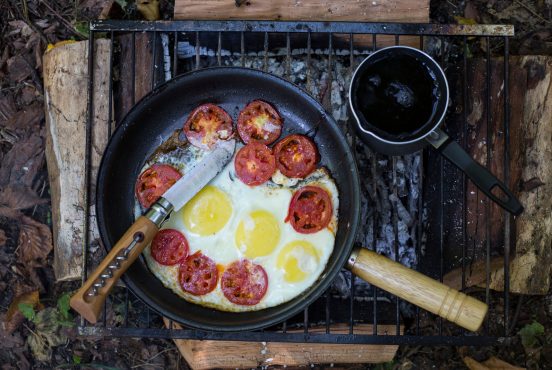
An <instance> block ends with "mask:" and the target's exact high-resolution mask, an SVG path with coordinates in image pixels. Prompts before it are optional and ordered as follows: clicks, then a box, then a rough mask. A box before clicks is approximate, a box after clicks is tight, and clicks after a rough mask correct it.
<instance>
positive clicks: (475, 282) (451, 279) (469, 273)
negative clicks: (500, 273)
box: [443, 257, 504, 290]
mask: <svg viewBox="0 0 552 370" xmlns="http://www.w3.org/2000/svg"><path fill="white" fill-rule="evenodd" d="M503 265H504V258H503V257H494V258H492V259H491V260H490V262H489V266H490V267H489V271H495V270H497V269H500V268H502V266H503ZM486 280H487V266H486V262H485V260H484V259H481V260H477V261H475V262H473V263H470V264H469V265H468V266H467V267H466V271H465V281H464V286H465V287H466V288H470V287H473V286H481V284H483V286H485V284H486ZM443 284H445V285H447V286H449V287H451V288H453V289H456V290H461V289H462V267H458V268H456V269H454V270H451V271H449V272H447V273H446V274H445V276H443Z"/></svg>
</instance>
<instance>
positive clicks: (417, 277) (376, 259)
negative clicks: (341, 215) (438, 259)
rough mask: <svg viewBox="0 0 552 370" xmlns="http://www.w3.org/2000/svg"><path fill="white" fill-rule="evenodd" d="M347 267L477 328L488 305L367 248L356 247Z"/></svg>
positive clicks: (449, 317)
mask: <svg viewBox="0 0 552 370" xmlns="http://www.w3.org/2000/svg"><path fill="white" fill-rule="evenodd" d="M348 268H349V269H350V270H351V271H352V272H353V274H355V275H357V276H359V277H361V278H362V279H364V280H366V281H367V282H369V283H370V284H373V285H375V286H377V287H379V288H381V289H383V290H386V291H388V292H390V293H392V294H394V295H396V296H397V297H400V298H402V299H404V300H406V301H408V302H410V303H413V304H415V305H417V306H420V307H422V308H423V309H425V310H427V311H429V312H432V313H434V314H436V315H439V316H441V317H443V318H445V319H447V320H449V321H452V322H454V323H456V324H458V325H460V326H462V327H464V328H466V329H468V330H471V331H476V330H478V329H479V327H480V326H481V323H482V322H483V319H484V318H485V315H486V314H487V309H488V307H487V305H486V304H485V303H483V302H481V301H478V300H477V299H475V298H472V297H469V296H467V295H465V294H464V293H461V292H459V291H457V290H454V289H452V288H449V287H448V286H446V285H444V284H442V283H440V282H438V281H436V280H433V279H431V278H429V277H427V276H425V275H423V274H421V273H419V272H417V271H414V270H411V269H409V268H407V267H405V266H403V265H401V264H400V263H397V262H395V261H392V260H390V259H389V258H387V257H384V256H382V255H379V254H377V253H375V252H373V251H370V250H368V249H366V248H355V249H354V250H353V253H352V254H351V258H350V260H349V264H348Z"/></svg>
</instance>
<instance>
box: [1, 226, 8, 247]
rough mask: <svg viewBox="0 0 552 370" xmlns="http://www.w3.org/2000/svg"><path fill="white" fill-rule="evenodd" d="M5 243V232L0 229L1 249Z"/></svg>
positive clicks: (6, 239)
mask: <svg viewBox="0 0 552 370" xmlns="http://www.w3.org/2000/svg"><path fill="white" fill-rule="evenodd" d="M7 241H8V238H7V237H6V232H5V231H4V230H2V229H0V247H3V246H4V245H5V244H6V242H7Z"/></svg>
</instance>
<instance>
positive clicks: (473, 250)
mask: <svg viewBox="0 0 552 370" xmlns="http://www.w3.org/2000/svg"><path fill="white" fill-rule="evenodd" d="M503 69H504V62H503V59H498V58H497V59H492V60H491V61H490V71H491V83H490V90H489V96H487V88H486V83H485V77H486V75H487V64H486V61H485V60H483V59H475V60H473V61H470V62H469V63H468V78H467V82H468V99H469V100H468V102H467V107H468V111H467V112H466V117H467V125H468V128H467V137H466V138H465V139H466V145H467V150H468V152H469V153H470V154H471V155H472V156H473V158H475V159H476V160H477V161H478V162H479V163H481V164H482V165H484V166H488V167H489V169H490V170H491V172H493V173H494V174H495V175H497V177H498V178H500V179H503V178H504V156H505V152H504V148H505V147H504V140H505V135H504V126H503V119H504V100H503V99H504V81H503V74H502V72H503ZM509 72H510V84H509V88H510V89H509V92H510V102H511V105H510V137H509V141H510V151H509V154H510V167H509V170H510V181H509V183H508V185H509V187H510V189H512V190H513V191H514V192H515V193H516V194H517V196H518V198H519V200H520V201H521V203H522V204H523V205H524V207H525V211H524V212H523V214H522V215H521V216H519V217H517V218H515V219H514V217H510V219H511V223H510V227H511V239H510V240H509V243H510V246H511V247H510V250H511V263H510V290H511V292H514V293H521V294H546V292H547V291H548V289H549V287H550V272H551V271H550V266H551V265H552V251H551V248H550V247H551V246H552V214H551V210H552V184H551V183H552V181H550V179H551V178H552V92H551V91H552V90H551V89H552V83H551V74H552V58H551V57H545V56H525V57H511V58H510V65H509ZM457 90H458V91H461V88H460V89H457ZM459 94H460V93H458V94H457V96H456V97H453V102H455V104H456V105H457V106H461V103H462V102H461V97H459V96H458V95H459ZM487 98H489V99H487ZM456 110H457V111H458V112H460V114H456V115H452V122H450V123H448V124H447V126H448V127H449V128H451V127H456V128H458V127H462V123H461V122H463V113H462V112H461V110H459V109H456ZM487 131H489V133H490V136H489V138H487ZM488 153H490V156H488ZM466 198H467V205H466V207H467V225H466V231H467V235H468V245H467V253H466V256H467V258H468V259H469V260H468V261H467V263H466V265H467V274H466V276H467V277H468V281H466V286H470V285H479V286H484V285H485V281H484V280H483V281H477V280H481V279H480V278H481V277H482V276H486V273H485V264H484V261H485V258H486V250H487V242H488V244H489V249H490V254H491V258H492V257H494V256H497V255H502V256H503V255H504V246H505V243H506V242H507V241H506V240H505V239H504V238H505V227H506V218H505V213H504V211H503V210H502V209H501V208H499V207H498V206H497V205H496V204H494V203H493V202H491V201H490V200H489V199H488V198H487V197H486V196H485V195H483V194H482V193H481V192H480V191H479V190H478V189H477V188H476V187H475V186H474V185H473V184H472V183H471V182H468V185H467V195H466ZM461 203H462V201H461V199H457V202H454V204H458V205H461ZM487 207H489V213H488V214H487ZM456 211H458V212H456ZM461 211H462V210H461V206H455V214H456V215H457V216H456V219H455V220H453V221H452V222H453V223H455V222H456V223H457V224H460V225H461V222H462V221H461V220H460V219H459V217H461V216H458V215H461V213H462V212H461ZM514 221H515V223H514ZM460 232H461V228H456V229H452V231H451V235H450V236H449V238H451V239H454V240H459V241H461V239H462V238H461V236H460V234H459V233H460ZM487 233H488V235H487ZM458 255H460V254H458ZM493 261H494V263H492V264H491V273H492V274H491V281H490V287H491V289H495V290H503V285H504V272H503V264H500V263H499V264H498V265H497V264H496V260H495V259H493ZM457 265H458V264H457ZM455 267H456V266H455ZM472 271H473V274H474V275H473V278H471V274H472ZM460 276H461V269H460V268H458V269H456V270H453V271H451V272H450V273H449V274H447V276H446V279H448V281H449V283H451V284H453V285H454V286H459V285H461V279H460Z"/></svg>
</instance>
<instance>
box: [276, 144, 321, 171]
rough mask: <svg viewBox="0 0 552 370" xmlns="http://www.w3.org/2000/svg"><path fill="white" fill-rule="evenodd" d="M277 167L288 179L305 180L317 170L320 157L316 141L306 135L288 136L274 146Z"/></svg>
mask: <svg viewBox="0 0 552 370" xmlns="http://www.w3.org/2000/svg"><path fill="white" fill-rule="evenodd" d="M274 156H275V157H276V166H277V167H278V169H279V170H280V172H281V173H283V174H284V175H286V176H287V177H298V178H301V179H304V178H305V177H307V175H309V174H310V173H311V172H312V171H314V170H315V169H316V163H317V162H318V159H319V155H318V149H316V144H314V141H312V140H311V139H309V138H308V137H306V136H304V135H298V134H293V135H289V136H286V137H285V138H283V139H282V140H280V141H279V142H277V143H276V145H275V146H274Z"/></svg>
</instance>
